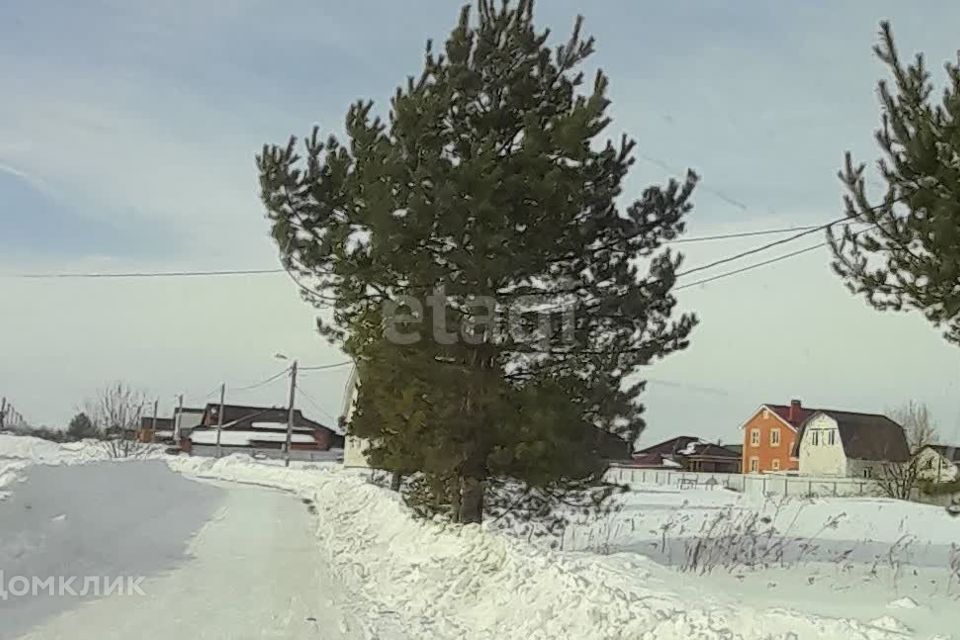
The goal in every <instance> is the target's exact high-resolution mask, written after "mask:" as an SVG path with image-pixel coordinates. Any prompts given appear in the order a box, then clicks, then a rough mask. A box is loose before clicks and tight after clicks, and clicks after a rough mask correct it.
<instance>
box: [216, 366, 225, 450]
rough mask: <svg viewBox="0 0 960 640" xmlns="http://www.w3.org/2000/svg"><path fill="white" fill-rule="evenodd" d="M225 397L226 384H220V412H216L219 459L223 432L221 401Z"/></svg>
mask: <svg viewBox="0 0 960 640" xmlns="http://www.w3.org/2000/svg"><path fill="white" fill-rule="evenodd" d="M226 395H227V383H226V382H221V383H220V410H219V411H217V457H218V458H219V457H220V454H221V449H220V432H221V431H223V399H224V397H225V396H226Z"/></svg>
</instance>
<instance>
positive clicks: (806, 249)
mask: <svg viewBox="0 0 960 640" xmlns="http://www.w3.org/2000/svg"><path fill="white" fill-rule="evenodd" d="M871 226H872V225H871ZM870 228H871V227H870V226H868V227H865V228H863V229H860V230H859V231H857V232H856V233H855V234H853V235H854V236H859V235H860V234H862V233H866V232H867V231H869V230H870ZM828 245H829V243H828V242H820V243H817V244H814V245H810V246H809V247H804V248H803V249H798V250H796V251H791V252H790V253H785V254H783V255H781V256H777V257H776V258H770V259H769V260H764V261H762V262H756V263H754V264H751V265H747V266H746V267H742V268H740V269H734V270H733V271H727V272H726V273H720V274H717V275H715V276H710V277H709V278H703V279H701V280H696V281H694V282H687V283H684V284H682V285H680V286H678V287H674V289H673V290H674V291H680V290H681V289H686V288H687V287H695V286H697V285H699V284H706V283H708V282H713V281H714V280H721V279H723V278H729V277H730V276H735V275H737V274H739V273H743V272H745V271H752V270H753V269H758V268H760V267H764V266H766V265H768V264H773V263H775V262H780V261H781V260H786V259H788V258H793V257H795V256H799V255H802V254H804V253H807V252H810V251H814V250H816V249H820V248H822V247H826V246H828Z"/></svg>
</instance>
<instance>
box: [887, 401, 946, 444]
mask: <svg viewBox="0 0 960 640" xmlns="http://www.w3.org/2000/svg"><path fill="white" fill-rule="evenodd" d="M887 416H888V417H889V418H890V419H891V420H893V421H894V422H896V423H898V424H899V425H900V426H901V427H903V432H904V434H905V435H906V436H907V444H908V445H909V446H910V455H916V453H917V452H918V451H920V449H922V448H923V447H925V446H927V445H928V444H936V443H937V440H938V437H939V436H938V434H937V426H936V423H935V422H934V420H933V417H932V416H931V415H930V410H929V409H928V408H927V405H925V404H924V403H922V402H918V401H916V400H910V401H908V402H906V403H905V404H902V405H900V406H899V407H895V408H893V409H888V410H887Z"/></svg>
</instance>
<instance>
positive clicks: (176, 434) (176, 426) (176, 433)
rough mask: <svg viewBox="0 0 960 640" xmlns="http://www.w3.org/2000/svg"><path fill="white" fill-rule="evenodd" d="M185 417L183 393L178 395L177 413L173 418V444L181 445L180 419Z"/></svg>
mask: <svg viewBox="0 0 960 640" xmlns="http://www.w3.org/2000/svg"><path fill="white" fill-rule="evenodd" d="M182 419H183V394H182V393H181V394H180V395H179V396H177V415H175V416H174V420H173V444H175V445H176V446H178V447H179V446H180V421H181V420H182Z"/></svg>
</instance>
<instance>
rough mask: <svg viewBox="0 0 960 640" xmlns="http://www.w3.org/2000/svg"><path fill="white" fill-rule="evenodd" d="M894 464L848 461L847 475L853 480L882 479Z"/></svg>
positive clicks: (873, 461) (875, 461)
mask: <svg viewBox="0 0 960 640" xmlns="http://www.w3.org/2000/svg"><path fill="white" fill-rule="evenodd" d="M892 464H894V463H892V462H880V461H877V460H855V459H850V460H847V475H849V476H850V477H851V478H873V479H876V478H881V477H884V476H885V475H886V474H887V472H888V471H889V467H890V465H892Z"/></svg>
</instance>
